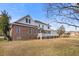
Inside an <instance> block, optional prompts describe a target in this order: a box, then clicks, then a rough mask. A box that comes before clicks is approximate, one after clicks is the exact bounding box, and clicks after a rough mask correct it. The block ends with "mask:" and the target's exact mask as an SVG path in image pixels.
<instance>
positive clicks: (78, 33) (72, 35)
mask: <svg viewBox="0 0 79 59" xmlns="http://www.w3.org/2000/svg"><path fill="white" fill-rule="evenodd" d="M69 33H70V36H71V37H79V31H70V32H69Z"/></svg>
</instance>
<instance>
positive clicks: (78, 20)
mask: <svg viewBox="0 0 79 59" xmlns="http://www.w3.org/2000/svg"><path fill="white" fill-rule="evenodd" d="M45 6H46V7H45V12H46V15H47V17H48V18H49V19H51V20H53V21H52V22H56V23H60V24H66V25H69V26H73V27H76V28H77V27H79V3H48V4H46V5H45Z"/></svg>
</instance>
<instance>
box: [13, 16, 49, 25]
mask: <svg viewBox="0 0 79 59" xmlns="http://www.w3.org/2000/svg"><path fill="white" fill-rule="evenodd" d="M26 17H29V18H31V16H30V15H26V16H24V17H21V18H20V19H19V20H17V21H15V22H14V23H17V22H18V21H20V20H22V19H24V18H26ZM34 21H35V22H37V23H41V24H44V25H48V26H50V25H49V24H46V23H44V22H41V21H38V20H34Z"/></svg>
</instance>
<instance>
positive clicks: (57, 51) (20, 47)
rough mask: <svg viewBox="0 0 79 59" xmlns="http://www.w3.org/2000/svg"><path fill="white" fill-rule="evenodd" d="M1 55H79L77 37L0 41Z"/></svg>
mask: <svg viewBox="0 0 79 59" xmlns="http://www.w3.org/2000/svg"><path fill="white" fill-rule="evenodd" d="M0 55H1V56H79V40H78V38H75V39H74V38H58V39H48V40H47V39H46V40H45V39H44V40H27V41H9V42H8V41H0Z"/></svg>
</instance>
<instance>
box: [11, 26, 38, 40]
mask: <svg viewBox="0 0 79 59" xmlns="http://www.w3.org/2000/svg"><path fill="white" fill-rule="evenodd" d="M18 28H19V30H18ZM11 34H12V35H11V37H12V39H13V40H21V39H22V40H29V39H35V38H37V34H38V29H37V28H36V27H28V26H20V25H13V26H12V33H11Z"/></svg>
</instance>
